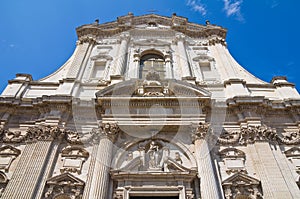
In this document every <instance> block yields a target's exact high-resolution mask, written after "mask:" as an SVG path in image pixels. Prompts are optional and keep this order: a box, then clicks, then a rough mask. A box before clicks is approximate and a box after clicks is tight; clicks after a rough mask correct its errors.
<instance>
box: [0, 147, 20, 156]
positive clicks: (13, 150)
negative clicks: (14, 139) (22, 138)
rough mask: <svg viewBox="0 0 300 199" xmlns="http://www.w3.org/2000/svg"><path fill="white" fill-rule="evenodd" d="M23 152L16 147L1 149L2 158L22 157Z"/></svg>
mask: <svg viewBox="0 0 300 199" xmlns="http://www.w3.org/2000/svg"><path fill="white" fill-rule="evenodd" d="M20 153H21V151H20V150H19V149H17V148H15V147H12V146H10V145H6V146H3V147H1V148H0V156H1V155H4V156H12V155H14V156H18V155H20Z"/></svg>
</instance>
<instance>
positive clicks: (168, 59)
mask: <svg viewBox="0 0 300 199" xmlns="http://www.w3.org/2000/svg"><path fill="white" fill-rule="evenodd" d="M165 63H166V79H173V73H172V63H171V55H170V54H169V53H168V54H166V55H165Z"/></svg>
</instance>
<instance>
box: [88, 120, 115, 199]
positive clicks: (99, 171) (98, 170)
mask: <svg viewBox="0 0 300 199" xmlns="http://www.w3.org/2000/svg"><path fill="white" fill-rule="evenodd" d="M118 131H119V128H118V126H117V124H109V123H107V124H104V125H103V126H101V127H100V130H99V133H98V134H99V144H98V150H97V153H96V154H95V155H96V159H95V162H94V163H95V166H94V170H93V176H92V179H91V186H92V187H91V188H90V192H89V194H88V195H85V198H98V199H106V198H109V197H108V196H107V194H108V190H109V183H110V175H109V172H110V169H111V167H110V166H111V160H112V152H113V142H114V140H115V139H116V137H117V134H118Z"/></svg>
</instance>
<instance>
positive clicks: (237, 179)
mask: <svg viewBox="0 0 300 199" xmlns="http://www.w3.org/2000/svg"><path fill="white" fill-rule="evenodd" d="M259 184H260V181H259V180H258V179H256V178H253V177H251V176H248V175H246V174H243V173H241V172H238V173H235V174H234V175H232V176H230V177H229V178H227V179H226V180H224V181H223V182H222V185H235V186H236V185H243V186H247V185H259Z"/></svg>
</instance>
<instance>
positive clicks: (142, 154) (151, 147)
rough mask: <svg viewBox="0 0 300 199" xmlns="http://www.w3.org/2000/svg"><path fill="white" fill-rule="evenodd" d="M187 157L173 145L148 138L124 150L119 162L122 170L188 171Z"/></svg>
mask: <svg viewBox="0 0 300 199" xmlns="http://www.w3.org/2000/svg"><path fill="white" fill-rule="evenodd" d="M187 162H188V159H187V157H186V156H185V155H183V154H182V152H180V151H179V150H178V149H176V148H174V146H173V145H170V144H167V143H165V142H163V141H161V140H150V141H143V142H141V143H139V145H138V146H136V147H135V148H133V149H132V150H130V151H127V152H126V156H125V158H124V159H123V160H122V161H120V162H119V164H120V165H119V167H120V170H122V171H154V172H171V171H189V169H188V168H187V166H191V165H187Z"/></svg>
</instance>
